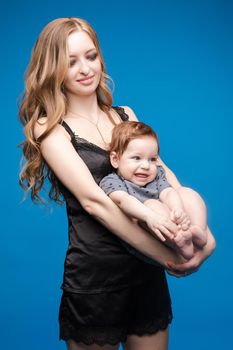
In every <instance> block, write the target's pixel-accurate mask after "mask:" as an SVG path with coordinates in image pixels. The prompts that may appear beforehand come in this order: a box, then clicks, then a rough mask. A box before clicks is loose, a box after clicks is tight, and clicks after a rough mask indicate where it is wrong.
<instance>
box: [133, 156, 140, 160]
mask: <svg viewBox="0 0 233 350" xmlns="http://www.w3.org/2000/svg"><path fill="white" fill-rule="evenodd" d="M132 159H135V160H140V157H139V156H133V157H132Z"/></svg>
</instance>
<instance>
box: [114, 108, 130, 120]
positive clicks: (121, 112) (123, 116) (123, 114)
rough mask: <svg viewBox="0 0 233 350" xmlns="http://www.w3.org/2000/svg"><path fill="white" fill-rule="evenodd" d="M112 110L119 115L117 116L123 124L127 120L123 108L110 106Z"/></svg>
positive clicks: (127, 117)
mask: <svg viewBox="0 0 233 350" xmlns="http://www.w3.org/2000/svg"><path fill="white" fill-rule="evenodd" d="M112 108H113V109H114V110H115V111H116V112H117V113H118V114H119V116H120V117H121V120H122V121H123V122H125V121H127V120H129V116H128V114H127V113H125V110H124V108H123V107H119V106H112Z"/></svg>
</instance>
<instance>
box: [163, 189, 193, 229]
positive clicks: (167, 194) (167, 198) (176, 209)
mask: <svg viewBox="0 0 233 350" xmlns="http://www.w3.org/2000/svg"><path fill="white" fill-rule="evenodd" d="M159 199H160V201H161V202H162V203H164V204H166V205H167V206H168V208H169V209H170V210H171V219H172V220H173V221H174V222H175V223H176V224H178V225H181V228H182V229H183V230H187V229H188V228H189V226H190V219H189V216H188V215H187V214H186V212H185V209H184V205H183V202H182V199H181V197H180V196H179V194H178V193H177V192H176V190H175V189H174V188H172V187H167V188H165V189H164V190H163V191H162V192H160V195H159Z"/></svg>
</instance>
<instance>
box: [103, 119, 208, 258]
mask: <svg viewBox="0 0 233 350" xmlns="http://www.w3.org/2000/svg"><path fill="white" fill-rule="evenodd" d="M109 154H110V161H111V164H112V166H113V168H115V169H116V172H113V173H111V174H109V175H107V176H106V177H104V178H103V179H102V180H101V182H100V187H101V188H102V189H103V190H104V191H105V192H106V194H107V195H109V197H110V198H111V199H112V200H113V201H114V202H115V203H116V204H117V205H118V206H119V207H120V208H121V209H122V210H123V211H124V212H125V213H126V214H127V215H128V216H130V217H131V218H132V219H136V220H138V222H139V223H140V224H141V225H143V227H145V226H146V228H147V229H148V230H149V231H150V232H152V233H153V234H155V235H156V237H157V238H158V239H160V240H161V241H163V242H165V243H166V244H167V245H169V246H171V247H173V248H174V249H176V250H177V251H178V252H179V254H181V256H183V257H184V258H185V259H191V258H192V256H193V254H194V250H195V249H201V248H202V247H203V246H204V245H205V244H206V227H207V223H206V209H205V205H204V203H203V200H202V199H201V197H200V196H197V194H196V192H194V191H192V190H190V191H184V192H183V195H182V198H181V196H180V195H179V193H178V191H176V190H175V189H174V188H172V187H171V185H170V184H169V183H168V181H167V179H166V175H165V170H164V169H163V167H162V166H161V165H160V164H159V158H158V154H159V144H158V137H157V135H156V133H155V132H154V131H153V130H152V129H151V128H150V127H149V126H148V125H145V124H144V123H141V122H136V121H128V122H124V123H120V124H118V125H116V126H115V127H114V129H113V133H112V141H111V143H110V146H109ZM203 209H204V210H203ZM168 219H170V220H171V221H172V222H173V223H174V224H176V233H173V232H174V227H173V229H172V228H171V226H170V222H171V221H170V220H168ZM173 226H174V225H173ZM130 251H131V252H133V253H134V254H135V255H138V253H137V252H136V251H135V250H134V249H133V248H132V249H130ZM139 255H141V254H140V253H139Z"/></svg>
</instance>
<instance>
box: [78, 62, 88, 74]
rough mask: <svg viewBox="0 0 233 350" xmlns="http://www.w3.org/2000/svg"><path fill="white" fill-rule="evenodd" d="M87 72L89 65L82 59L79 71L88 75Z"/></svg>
mask: <svg viewBox="0 0 233 350" xmlns="http://www.w3.org/2000/svg"><path fill="white" fill-rule="evenodd" d="M89 72H90V67H89V65H88V63H87V62H86V61H82V62H81V66H80V69H79V73H81V74H84V75H88V74H89Z"/></svg>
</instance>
